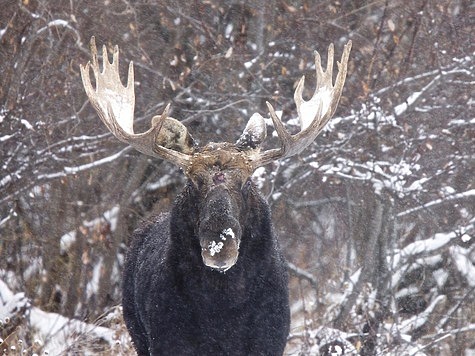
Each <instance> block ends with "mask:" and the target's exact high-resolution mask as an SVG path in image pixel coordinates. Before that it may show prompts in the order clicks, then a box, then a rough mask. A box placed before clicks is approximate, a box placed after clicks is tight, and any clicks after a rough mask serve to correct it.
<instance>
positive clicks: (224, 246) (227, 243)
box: [200, 221, 241, 272]
mask: <svg viewBox="0 0 475 356" xmlns="http://www.w3.org/2000/svg"><path fill="white" fill-rule="evenodd" d="M206 225H207V224H206V223H205V224H202V225H201V227H203V229H202V228H201V227H200V245H201V257H202V258H203V263H204V264H205V265H206V266H208V267H211V268H213V269H216V270H218V271H220V272H225V271H227V270H228V269H230V268H231V267H232V266H234V265H235V263H236V262H237V259H238V257H239V244H240V241H241V228H240V226H239V224H238V223H237V221H233V222H231V221H229V222H228V224H224V225H223V227H222V228H221V229H220V230H218V231H216V230H215V229H207V228H206Z"/></svg>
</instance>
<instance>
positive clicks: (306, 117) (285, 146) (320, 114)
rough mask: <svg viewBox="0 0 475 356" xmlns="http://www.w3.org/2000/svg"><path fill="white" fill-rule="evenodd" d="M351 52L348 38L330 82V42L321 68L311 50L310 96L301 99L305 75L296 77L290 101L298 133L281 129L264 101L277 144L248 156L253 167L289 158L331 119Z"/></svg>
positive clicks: (313, 137)
mask: <svg viewBox="0 0 475 356" xmlns="http://www.w3.org/2000/svg"><path fill="white" fill-rule="evenodd" d="M350 51H351V40H350V41H348V43H347V44H346V45H345V47H344V50H343V54H342V57H341V63H340V62H337V65H338V75H337V77H336V80H335V85H333V77H332V75H333V60H334V59H333V57H334V49H333V44H330V46H329V47H328V60H327V67H326V70H325V71H324V70H323V68H322V65H321V58H320V54H319V53H318V52H317V51H315V70H316V76H317V85H316V88H315V92H314V94H313V96H312V98H311V99H310V100H308V101H305V100H304V99H303V98H302V92H303V89H304V85H305V76H302V78H301V79H300V80H299V82H298V84H297V87H296V89H295V93H294V100H295V104H296V106H297V112H298V116H299V120H300V129H301V130H300V132H299V133H297V134H295V135H291V134H289V133H288V132H287V130H286V129H285V127H284V125H283V123H282V121H281V120H280V119H279V118H278V117H277V115H276V114H275V110H274V108H273V107H272V105H271V104H269V103H267V107H268V109H269V113H270V116H271V118H272V121H273V123H274V127H275V130H276V131H277V135H278V136H279V139H280V142H281V147H280V148H278V149H271V150H268V151H265V152H261V153H257V154H256V155H255V156H253V157H251V161H252V162H253V165H254V167H256V168H257V167H259V166H263V165H266V164H268V163H270V162H272V161H275V160H277V159H279V158H285V157H290V156H293V155H295V154H298V153H300V152H302V151H303V150H304V149H305V148H306V147H307V146H309V145H310V144H311V143H312V142H313V141H314V140H315V138H316V137H317V136H318V134H319V133H320V132H321V131H322V129H323V127H325V125H326V124H327V122H328V121H329V120H330V119H331V118H332V116H333V114H334V113H335V111H336V108H337V106H338V102H339V101H340V97H341V93H342V91H343V86H344V84H345V79H346V73H347V66H348V59H349V56H350Z"/></svg>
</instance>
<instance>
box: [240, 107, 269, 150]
mask: <svg viewBox="0 0 475 356" xmlns="http://www.w3.org/2000/svg"><path fill="white" fill-rule="evenodd" d="M266 136H267V130H266V123H265V121H264V118H263V117H262V116H261V115H260V114H258V113H255V114H253V115H252V116H251V118H250V119H249V121H248V122H247V125H246V127H245V129H244V131H243V132H242V134H241V137H239V139H238V140H237V141H236V147H237V148H238V149H240V150H253V149H256V148H259V145H260V144H261V143H262V142H263V141H264V140H265V138H266Z"/></svg>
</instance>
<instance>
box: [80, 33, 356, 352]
mask: <svg viewBox="0 0 475 356" xmlns="http://www.w3.org/2000/svg"><path fill="white" fill-rule="evenodd" d="M350 50H351V41H350V42H348V44H346V45H345V48H344V50H343V55H342V58H341V63H338V74H337V77H336V80H335V84H334V85H333V80H332V71H333V46H332V45H330V47H329V48H328V63H327V68H326V70H325V71H324V70H323V69H322V66H321V62H320V56H319V54H318V53H317V52H315V66H316V75H317V87H316V90H315V93H314V95H313V97H312V98H311V99H310V100H309V101H304V100H303V99H302V92H303V87H304V78H303V77H302V79H301V80H300V81H299V83H298V85H297V88H296V90H295V95H294V98H295V103H296V105H297V112H298V115H299V119H300V125H301V131H300V132H299V133H297V134H295V135H291V134H289V133H288V131H287V130H286V129H285V127H284V125H283V124H282V122H281V121H280V119H279V118H278V117H277V115H276V114H275V111H274V108H273V107H272V105H270V104H269V103H267V106H268V109H269V112H270V116H271V118H272V121H273V123H274V128H275V130H276V131H277V134H278V136H279V139H280V141H281V147H279V148H274V149H270V150H266V151H262V152H261V151H260V145H261V143H262V142H263V141H264V139H265V137H266V126H265V122H264V119H263V117H262V116H261V115H259V114H254V115H252V116H251V118H250V119H249V122H248V124H247V125H246V127H245V129H244V131H243V133H242V135H241V136H240V138H239V139H238V140H237V142H236V143H235V144H232V143H225V142H220V143H209V144H207V145H206V146H204V147H197V146H196V145H195V144H194V141H193V138H192V136H191V135H190V134H189V133H188V130H187V129H186V127H185V126H184V125H183V124H182V123H180V121H178V120H175V119H173V118H171V117H169V116H168V112H169V105H168V106H167V107H166V108H165V110H164V112H163V113H162V115H160V116H155V117H154V118H153V119H152V126H151V128H150V129H149V130H148V131H146V132H144V133H141V134H136V133H134V129H133V120H134V105H135V94H134V86H133V84H134V70H133V64H132V63H130V65H129V72H128V80H127V85H126V86H124V85H123V84H122V82H121V80H120V77H119V65H118V61H119V49H118V47H117V46H116V47H115V48H114V51H113V60H112V63H110V62H109V60H108V56H107V50H106V48H105V47H103V51H102V63H103V66H102V70H101V69H100V68H99V60H98V53H97V48H96V45H95V40H94V37H93V38H92V39H91V52H92V62H88V63H87V64H86V65H85V66H81V76H82V81H83V85H84V89H85V90H86V94H87V96H88V98H89V101H90V102H91V104H92V105H93V107H94V108H95V109H96V111H97V113H98V115H99V118H100V119H101V120H102V122H103V123H104V124H105V125H106V126H107V128H108V129H109V130H110V131H111V132H112V133H113V134H114V135H115V136H116V137H117V138H118V139H119V140H121V141H123V142H125V143H128V144H130V145H131V146H132V147H134V148H136V149H137V150H138V151H140V152H142V153H144V154H146V155H150V156H154V157H159V158H163V159H166V160H168V161H170V162H172V163H174V164H176V165H178V166H179V167H181V168H182V169H183V172H184V173H185V174H186V176H187V178H188V181H187V183H186V185H185V187H184V188H183V191H182V192H181V194H179V195H178V197H177V198H176V200H175V202H174V204H173V206H172V208H171V211H170V213H168V214H163V215H161V216H159V217H158V218H156V219H155V220H154V221H150V222H149V223H148V224H147V225H146V226H144V227H142V228H140V229H138V230H137V231H136V232H135V233H134V237H133V239H132V243H131V246H130V250H129V252H128V254H127V258H126V261H125V266H124V274H123V290H122V293H123V300H122V304H123V311H124V319H125V322H126V325H127V328H128V330H129V333H130V335H131V336H132V340H133V342H134V346H135V348H136V350H137V353H138V354H139V355H281V354H282V353H283V351H284V348H285V344H286V341H287V336H288V333H289V324H290V312H289V300H288V286H287V270H286V262H285V260H284V258H283V256H282V253H281V250H280V248H279V244H278V240H277V238H276V236H275V235H274V232H273V228H272V222H271V219H270V210H269V205H268V204H267V202H266V200H265V199H264V198H263V197H262V195H261V194H260V193H259V191H258V190H257V188H256V187H255V185H254V184H253V183H252V181H251V178H250V177H251V175H252V173H253V172H254V170H255V169H257V168H258V167H260V166H263V165H266V164H268V163H270V162H273V161H275V160H278V159H281V158H285V157H290V156H292V155H295V154H298V153H300V152H301V151H302V150H304V149H305V148H306V147H307V146H308V145H310V144H311V143H312V142H313V141H314V140H315V138H316V137H317V135H318V134H319V133H320V131H321V130H322V129H323V127H324V126H325V124H326V123H327V122H328V120H330V118H331V117H332V116H333V114H334V112H335V110H336V107H337V105H338V101H339V99H340V96H341V92H342V90H343V85H344V82H345V78H346V71H347V64H348V58H349V54H350ZM91 69H92V72H93V75H94V79H95V88H94V87H93V85H92V84H91V79H90V70H91Z"/></svg>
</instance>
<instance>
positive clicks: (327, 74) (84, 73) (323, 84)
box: [80, 37, 351, 172]
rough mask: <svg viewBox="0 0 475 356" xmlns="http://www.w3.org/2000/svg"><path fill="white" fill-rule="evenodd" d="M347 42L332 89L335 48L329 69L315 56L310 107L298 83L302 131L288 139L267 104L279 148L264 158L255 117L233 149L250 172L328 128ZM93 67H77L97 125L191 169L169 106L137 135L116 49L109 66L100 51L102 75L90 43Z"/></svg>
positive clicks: (184, 135)
mask: <svg viewBox="0 0 475 356" xmlns="http://www.w3.org/2000/svg"><path fill="white" fill-rule="evenodd" d="M350 51H351V41H348V43H347V44H346V45H345V48H344V50H343V54H342V57H341V63H338V62H337V64H338V74H337V77H336V81H335V85H333V80H332V72H333V56H334V50H333V45H330V46H329V47H328V60H327V68H326V70H325V71H324V70H323V69H322V66H321V59H320V55H319V54H318V52H315V67H316V75H317V87H316V89H315V93H314V94H313V96H312V98H311V99H310V100H309V101H305V100H303V99H302V92H303V88H304V83H305V77H302V78H301V79H300V81H299V82H298V84H297V88H296V89H295V94H294V100H295V104H296V106H297V112H298V116H299V119H300V128H301V131H300V132H299V133H297V134H295V135H291V134H290V133H289V132H288V131H287V130H286V129H285V127H284V125H283V123H282V121H281V120H280V119H279V118H278V117H277V115H276V113H275V110H274V108H273V107H272V105H271V104H270V103H268V102H267V107H268V109H269V112H270V115H271V118H272V121H273V123H274V128H275V130H276V131H277V134H278V136H279V139H280V141H281V147H280V148H276V149H271V150H268V151H264V152H259V150H254V148H257V147H258V146H259V145H260V144H261V143H262V141H263V140H264V138H265V123H264V119H263V118H262V116H260V115H259V114H254V115H253V116H252V117H251V119H250V120H249V123H248V125H247V126H246V129H245V130H244V132H243V134H242V135H241V137H240V139H239V140H238V142H237V143H236V148H237V149H238V150H241V151H242V152H243V154H245V155H246V156H247V159H248V161H249V163H250V165H251V166H252V168H253V169H255V168H257V167H260V166H263V165H266V164H268V163H270V162H272V161H275V160H278V159H280V158H285V157H290V156H293V155H295V154H298V153H300V152H302V151H303V150H304V149H305V148H306V147H307V146H309V145H310V144H311V143H312V142H313V141H314V140H315V138H316V137H317V136H318V134H319V133H320V132H321V131H322V129H323V127H324V126H325V125H326V123H327V122H328V121H329V120H330V119H331V117H332V116H333V114H334V113H335V110H336V107H337V105H338V102H339V100H340V96H341V93H342V90H343V85H344V83H345V78H346V72H347V65H348V58H349V55H350ZM91 54H92V63H91V62H88V63H87V64H86V65H85V66H82V65H81V66H80V68H81V77H82V82H83V85H84V89H85V90H86V94H87V96H88V97H89V100H90V102H91V104H92V105H93V107H94V108H95V109H96V111H97V113H98V115H99V117H100V119H101V120H102V122H104V124H105V125H106V126H107V128H108V129H109V130H110V131H111V132H112V134H114V136H116V137H117V138H118V139H119V140H121V141H123V142H125V143H128V144H130V145H131V146H132V147H134V148H135V149H137V150H138V151H140V152H142V153H144V154H146V155H150V156H155V157H161V158H163V159H166V160H168V161H170V162H173V163H175V164H177V165H178V166H180V167H181V168H182V169H183V170H184V171H185V172H186V171H187V168H188V167H189V166H190V164H191V161H192V158H193V157H194V156H196V155H199V153H197V152H195V150H194V149H195V147H194V144H193V139H192V138H191V136H190V134H189V133H188V130H187V129H186V127H185V126H184V125H183V124H181V123H180V122H179V121H177V120H175V119H173V118H171V117H168V110H169V107H170V105H167V106H166V108H165V110H164V111H163V113H162V115H160V116H154V117H153V119H152V124H151V128H150V129H149V130H148V131H146V132H144V133H141V134H135V133H134V129H133V121H134V105H135V94H134V87H133V85H134V68H133V64H132V62H130V64H129V72H128V80H127V85H126V86H123V85H122V82H121V80H120V77H119V48H118V47H117V46H115V47H114V52H113V59H112V63H110V62H109V60H108V56H107V50H106V48H105V46H103V49H102V61H103V69H102V71H100V69H99V62H98V59H97V48H96V43H95V39H94V37H92V38H91ZM90 68H91V69H92V71H93V73H94V78H95V82H96V88H95V89H94V88H93V86H92V84H91V79H90V75H89V74H90Z"/></svg>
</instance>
